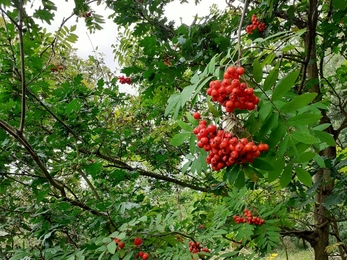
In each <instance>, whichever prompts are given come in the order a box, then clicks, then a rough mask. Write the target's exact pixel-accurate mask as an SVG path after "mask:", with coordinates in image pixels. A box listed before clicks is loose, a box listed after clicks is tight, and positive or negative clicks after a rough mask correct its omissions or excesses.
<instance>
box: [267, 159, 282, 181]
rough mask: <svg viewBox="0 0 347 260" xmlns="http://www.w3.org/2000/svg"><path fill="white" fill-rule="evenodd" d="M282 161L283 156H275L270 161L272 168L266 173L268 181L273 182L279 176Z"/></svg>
mask: <svg viewBox="0 0 347 260" xmlns="http://www.w3.org/2000/svg"><path fill="white" fill-rule="evenodd" d="M284 163H285V161H284V158H283V157H278V158H277V159H276V158H275V160H274V162H273V163H272V165H273V168H274V170H273V171H270V172H269V173H268V181H269V182H273V181H274V180H276V179H277V178H278V177H279V176H280V174H281V172H282V171H283V168H284Z"/></svg>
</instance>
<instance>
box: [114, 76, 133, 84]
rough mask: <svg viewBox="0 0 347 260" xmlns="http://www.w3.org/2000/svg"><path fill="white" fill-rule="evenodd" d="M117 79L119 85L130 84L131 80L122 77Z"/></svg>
mask: <svg viewBox="0 0 347 260" xmlns="http://www.w3.org/2000/svg"><path fill="white" fill-rule="evenodd" d="M117 78H118V80H119V83H121V84H131V79H130V78H127V77H124V76H118V77H117Z"/></svg>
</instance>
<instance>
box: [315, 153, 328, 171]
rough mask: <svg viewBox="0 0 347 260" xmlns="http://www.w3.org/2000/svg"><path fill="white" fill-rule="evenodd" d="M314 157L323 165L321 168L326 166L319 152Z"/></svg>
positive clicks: (320, 165)
mask: <svg viewBox="0 0 347 260" xmlns="http://www.w3.org/2000/svg"><path fill="white" fill-rule="evenodd" d="M314 159H315V161H316V163H317V164H318V165H319V167H321V168H325V167H326V165H325V162H324V160H323V158H322V157H321V156H320V155H319V154H316V155H315V157H314Z"/></svg>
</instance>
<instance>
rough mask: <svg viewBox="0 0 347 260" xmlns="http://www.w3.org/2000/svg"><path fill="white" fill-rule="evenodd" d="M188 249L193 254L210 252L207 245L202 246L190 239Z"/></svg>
mask: <svg viewBox="0 0 347 260" xmlns="http://www.w3.org/2000/svg"><path fill="white" fill-rule="evenodd" d="M189 251H190V252H191V253H193V254H197V253H199V252H206V253H209V252H210V249H208V248H207V247H202V246H201V245H200V242H193V241H190V242H189Z"/></svg>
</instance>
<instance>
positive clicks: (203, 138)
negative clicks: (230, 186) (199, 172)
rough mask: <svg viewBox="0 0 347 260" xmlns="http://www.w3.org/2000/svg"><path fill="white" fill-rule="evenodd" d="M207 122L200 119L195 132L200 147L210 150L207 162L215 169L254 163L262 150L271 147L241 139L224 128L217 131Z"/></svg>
mask: <svg viewBox="0 0 347 260" xmlns="http://www.w3.org/2000/svg"><path fill="white" fill-rule="evenodd" d="M199 115H200V114H199ZM194 117H195V114H194ZM206 124H207V123H206V121H205V120H200V122H199V125H198V126H197V127H196V128H195V129H194V134H195V135H196V136H197V138H198V147H200V148H203V149H204V150H205V151H207V152H209V154H208V155H207V157H206V162H207V163H208V164H211V166H212V169H213V170H214V171H219V170H221V169H223V168H225V167H226V166H232V165H234V164H240V163H242V164H245V163H252V162H253V161H254V158H256V157H259V156H260V153H261V152H265V151H267V150H268V149H269V146H268V145H267V144H262V143H261V144H259V145H256V144H254V143H253V142H252V141H248V139H247V138H241V139H239V138H238V137H236V136H233V135H232V134H231V133H228V132H225V131H223V130H218V131H217V127H216V126H215V125H213V124H210V125H208V126H206Z"/></svg>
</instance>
